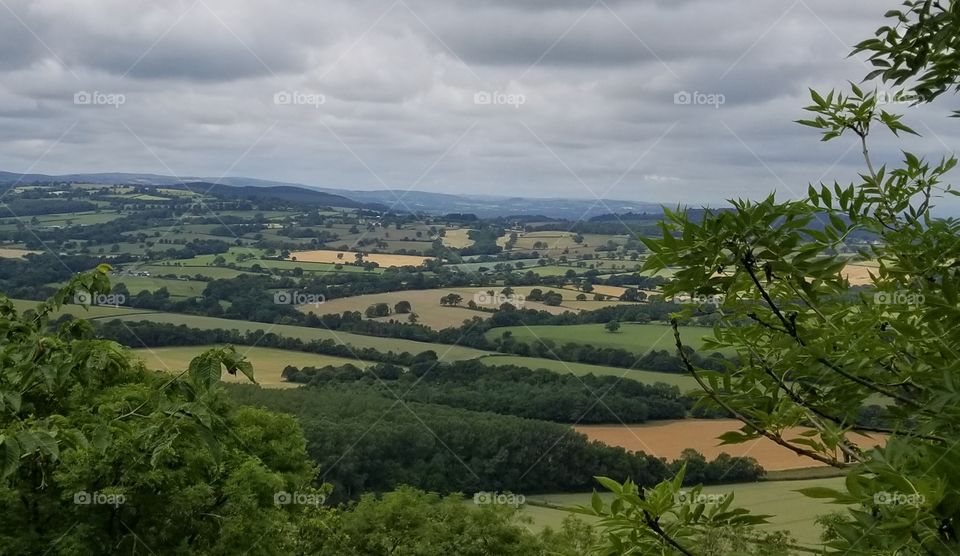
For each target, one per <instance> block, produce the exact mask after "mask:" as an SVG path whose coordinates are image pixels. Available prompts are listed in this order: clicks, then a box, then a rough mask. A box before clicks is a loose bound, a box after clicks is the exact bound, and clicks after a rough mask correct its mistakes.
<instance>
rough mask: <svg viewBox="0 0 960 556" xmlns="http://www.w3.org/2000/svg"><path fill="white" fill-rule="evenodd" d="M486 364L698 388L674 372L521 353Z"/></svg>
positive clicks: (490, 359) (491, 359)
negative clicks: (571, 361) (660, 371)
mask: <svg viewBox="0 0 960 556" xmlns="http://www.w3.org/2000/svg"><path fill="white" fill-rule="evenodd" d="M480 362H481V363H483V364H485V365H519V366H521V367H526V368H528V369H547V370H548V371H553V372H556V373H561V374H565V373H572V374H575V375H577V376H583V375H587V374H593V375H595V376H619V377H623V378H629V379H633V380H636V381H638V382H643V383H644V384H654V383H657V382H663V383H666V384H669V385H671V386H676V387H678V388H680V391H681V392H686V391H689V390H693V389H695V388H697V383H696V381H694V380H693V378H691V377H689V376H687V375H681V374H673V373H658V372H656V371H642V370H636V369H620V368H617V367H603V366H601V365H588V364H586V363H570V362H568V361H555V360H553V359H541V358H539V357H521V356H519V355H490V356H488V357H484V358H482V359H481V360H480Z"/></svg>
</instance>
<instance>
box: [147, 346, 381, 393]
mask: <svg viewBox="0 0 960 556" xmlns="http://www.w3.org/2000/svg"><path fill="white" fill-rule="evenodd" d="M211 347H214V346H188V347H162V348H151V349H135V350H132V351H133V354H134V355H136V356H137V357H139V358H140V360H141V361H143V364H144V365H146V366H147V368H148V369H155V370H158V371H170V372H180V371H183V370H184V369H186V368H187V366H189V365H190V360H191V359H193V358H194V357H196V356H197V355H199V354H200V353H202V352H204V351H206V350H207V349H210V348H211ZM237 351H238V352H239V353H242V354H244V355H245V356H246V357H247V359H248V360H249V361H250V362H251V363H253V376H254V377H256V379H257V382H259V383H260V385H261V386H264V387H267V388H296V387H297V386H299V385H298V384H295V383H291V382H284V381H282V380H280V373H281V372H283V368H284V367H286V366H287V365H293V366H294V367H298V368H303V367H323V366H325V365H345V364H347V363H350V364H352V365H355V366H357V367H360V368H361V369H363V368H366V367H369V366H370V365H372V363H370V362H369V361H358V360H356V359H347V358H343V357H333V356H331V355H319V354H314V353H303V352H299V351H285V350H282V349H271V348H261V347H247V346H237ZM223 380H224V382H237V383H249V382H250V381H249V380H247V377H245V376H243V375H241V374H237V375H236V376H234V375H230V374H227V373H223Z"/></svg>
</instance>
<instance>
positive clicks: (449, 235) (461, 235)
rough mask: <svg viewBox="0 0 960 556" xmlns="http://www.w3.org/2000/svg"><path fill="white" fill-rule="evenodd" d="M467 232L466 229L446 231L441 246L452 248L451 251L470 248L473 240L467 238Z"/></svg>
mask: <svg viewBox="0 0 960 556" xmlns="http://www.w3.org/2000/svg"><path fill="white" fill-rule="evenodd" d="M468 232H470V230H469V229H467V228H461V229H459V230H447V231H446V232H444V235H443V245H444V246H445V247H452V248H453V249H463V248H464V247H470V246H471V245H473V240H472V239H470V238H469V237H467V233H468Z"/></svg>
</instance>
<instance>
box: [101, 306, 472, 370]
mask: <svg viewBox="0 0 960 556" xmlns="http://www.w3.org/2000/svg"><path fill="white" fill-rule="evenodd" d="M127 311H130V312H131V313H132V314H131V313H127V314H120V315H118V318H119V319H120V320H123V321H133V322H136V321H141V320H149V321H150V322H156V323H169V324H183V325H186V326H189V327H192V328H200V329H211V328H223V329H225V330H237V331H238V332H240V333H246V332H252V331H256V330H263V331H266V332H272V333H274V334H278V335H280V336H285V337H288V338H298V339H300V340H304V341H310V340H332V341H334V342H336V343H337V344H345V345H348V346H351V347H355V348H366V347H370V348H374V349H378V350H380V351H393V352H396V353H402V352H408V353H412V354H417V353H421V352H424V351H427V350H433V351H435V352H436V353H437V357H439V358H440V359H441V360H442V361H459V360H462V359H473V358H476V357H482V356H484V355H489V354H490V352H487V351H482V350H479V349H473V348H468V347H463V346H454V345H446V344H431V343H427V342H416V341H413V340H403V339H398V338H378V337H375V336H363V335H361V334H351V333H349V332H335V331H331V330H326V329H323V328H308V327H306V326H293V325H288V324H268V323H262V322H250V321H243V320H230V319H221V318H216V317H203V316H199V315H179V314H174V313H159V312H157V313H153V312H150V313H147V312H137V311H133V310H130V309H127Z"/></svg>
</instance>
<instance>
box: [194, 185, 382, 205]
mask: <svg viewBox="0 0 960 556" xmlns="http://www.w3.org/2000/svg"><path fill="white" fill-rule="evenodd" d="M177 186H179V187H184V188H187V189H189V190H191V191H204V192H208V193H209V194H210V195H213V196H215V197H221V198H224V197H225V198H234V199H251V200H253V199H280V200H282V201H290V202H293V203H303V204H308V205H314V206H316V205H321V206H329V207H345V208H364V209H370V210H386V208H387V207H385V206H383V205H381V204H378V203H361V202H358V201H354V200H353V199H348V198H347V197H344V196H342V195H334V194H333V193H327V192H325V191H316V190H314V189H306V188H303V187H296V186H292V185H273V186H259V187H256V186H251V185H248V186H242V187H241V186H235V185H226V184H222V183H207V182H190V183H185V184H177Z"/></svg>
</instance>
